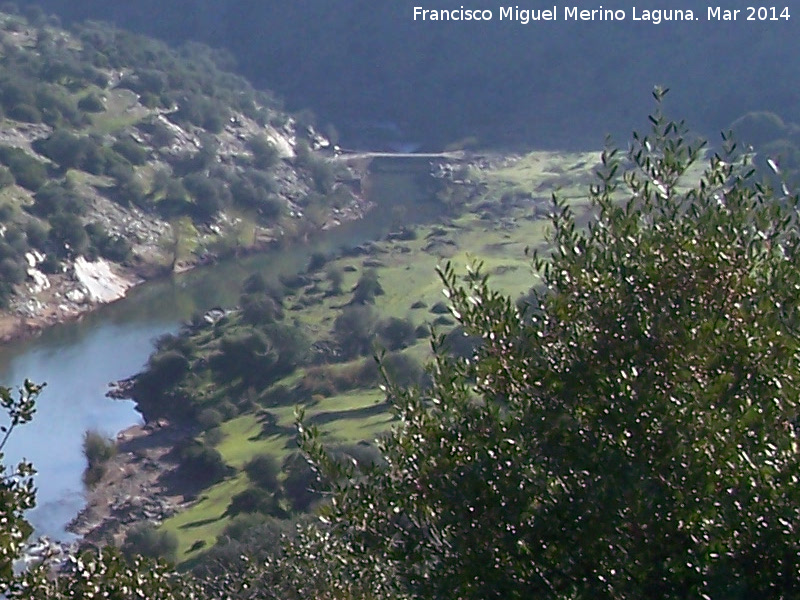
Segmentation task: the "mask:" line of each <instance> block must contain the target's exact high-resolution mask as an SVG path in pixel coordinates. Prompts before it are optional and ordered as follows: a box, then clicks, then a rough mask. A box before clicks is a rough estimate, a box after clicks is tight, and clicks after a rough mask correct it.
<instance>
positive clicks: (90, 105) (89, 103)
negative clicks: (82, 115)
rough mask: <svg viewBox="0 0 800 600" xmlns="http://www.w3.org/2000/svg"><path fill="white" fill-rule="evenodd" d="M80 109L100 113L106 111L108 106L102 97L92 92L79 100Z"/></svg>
mask: <svg viewBox="0 0 800 600" xmlns="http://www.w3.org/2000/svg"><path fill="white" fill-rule="evenodd" d="M78 108H80V109H81V110H84V111H86V112H94V113H99V112H103V111H104V110H105V109H106V105H105V103H104V102H103V99H102V98H101V97H100V96H98V95H97V94H96V93H94V92H91V93H89V94H87V95H86V96H84V97H83V98H81V99H80V100H78Z"/></svg>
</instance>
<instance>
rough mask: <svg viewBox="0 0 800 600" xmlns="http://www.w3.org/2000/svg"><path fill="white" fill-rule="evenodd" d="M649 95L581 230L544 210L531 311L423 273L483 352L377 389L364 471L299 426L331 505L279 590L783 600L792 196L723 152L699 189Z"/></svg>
mask: <svg viewBox="0 0 800 600" xmlns="http://www.w3.org/2000/svg"><path fill="white" fill-rule="evenodd" d="M656 97H657V100H658V101H659V110H658V111H657V112H656V114H655V115H653V116H652V117H651V121H652V131H651V132H650V133H649V135H647V136H638V135H634V138H633V142H632V145H631V148H630V150H629V152H628V154H627V157H625V158H621V157H620V155H619V153H618V152H616V151H614V150H609V151H606V152H605V153H603V155H602V165H601V167H600V168H599V170H598V183H597V185H596V186H593V187H592V190H591V199H592V202H593V205H594V210H595V215H596V218H594V219H593V222H592V224H591V225H590V226H589V228H588V229H587V230H580V229H578V228H577V227H576V223H575V218H574V216H573V213H572V212H571V211H570V210H569V208H568V207H567V206H566V205H565V204H563V203H561V202H560V201H558V200H557V201H556V204H555V215H554V217H553V233H552V242H553V244H552V248H553V251H552V256H551V257H550V258H549V260H547V261H543V260H541V259H540V258H539V257H538V256H536V255H535V254H534V256H533V263H534V265H535V267H536V270H537V272H538V273H539V274H540V275H541V278H542V282H543V285H542V286H541V287H540V288H537V290H536V291H535V292H534V293H533V294H532V297H533V298H534V301H533V302H532V303H528V304H526V305H525V306H518V305H517V304H516V303H515V302H514V301H513V300H512V299H511V298H508V297H505V296H503V295H502V294H499V293H497V292H495V291H493V290H492V289H491V288H490V287H489V285H488V283H487V279H486V277H485V276H484V275H483V274H482V273H481V271H480V269H479V268H475V269H474V270H472V271H470V272H469V273H468V274H467V276H466V278H465V280H464V282H460V281H459V279H458V278H457V276H456V274H455V273H454V271H453V269H452V268H450V267H449V266H448V267H445V268H444V269H443V270H442V272H441V276H442V279H443V281H444V283H445V287H446V293H447V295H448V296H449V297H450V300H451V303H452V312H453V315H454V316H455V318H456V319H458V321H459V323H460V325H461V326H462V327H463V328H464V331H465V332H466V333H468V334H471V335H475V336H480V337H481V339H482V343H481V345H480V347H479V349H478V350H477V352H476V355H475V356H473V357H470V358H469V359H457V358H452V357H450V356H448V355H447V354H446V353H445V352H444V351H443V350H442V349H441V346H440V344H441V340H438V341H437V342H436V343H435V344H434V349H435V350H436V353H435V360H434V363H433V366H432V385H431V387H430V388H428V389H426V390H424V391H421V390H416V389H411V390H406V389H398V388H397V387H393V386H389V387H388V390H387V392H388V395H389V398H390V399H391V400H392V402H393V403H394V406H395V408H396V411H397V414H398V416H399V423H398V425H397V426H396V428H395V429H394V431H393V432H392V434H391V435H390V436H388V437H387V438H386V439H384V440H383V441H382V443H381V449H382V453H383V459H384V461H385V462H384V463H383V464H382V465H380V466H374V467H371V468H369V469H366V470H360V471H358V470H356V469H355V467H351V466H342V465H341V463H339V462H337V461H335V460H332V459H331V458H330V457H329V456H328V455H327V454H326V452H325V451H324V450H323V448H322V447H321V446H320V444H319V442H318V441H317V437H316V435H315V432H314V431H313V430H303V431H302V433H303V439H304V444H305V447H306V449H307V450H308V451H309V453H310V456H311V458H312V462H313V463H314V464H315V466H316V468H317V469H318V470H319V471H320V473H321V474H322V476H323V477H324V478H325V479H326V480H327V482H328V484H329V490H330V503H329V504H328V507H327V508H326V509H325V512H324V514H323V521H324V523H323V525H321V526H320V527H318V528H312V529H309V530H307V531H306V532H305V533H304V537H303V539H302V541H301V542H300V543H298V544H296V545H295V546H293V547H290V549H289V552H288V555H287V557H286V558H285V559H284V562H283V563H281V565H280V566H282V569H283V570H273V571H271V572H270V577H272V578H275V577H278V576H281V577H284V578H285V579H284V581H283V584H282V585H284V586H285V587H283V588H281V589H282V591H281V592H280V594H283V595H284V597H297V598H300V597H316V598H323V597H370V598H620V599H621V598H626V599H627V598H630V599H634V598H635V599H640V598H690V597H691V598H700V597H703V598H751V597H758V598H789V597H798V595H800V578H798V573H800V535H798V533H800V486H799V485H798V474H800V470H799V469H798V467H799V466H800V465H798V458H799V457H800V454H799V452H800V449H798V439H797V433H798V395H799V394H800V372H798V357H800V312H799V311H798V292H799V291H800V245H799V239H798V233H797V225H798V223H797V213H796V211H795V206H796V204H797V201H798V199H797V198H795V197H782V198H777V197H773V195H772V192H771V191H770V190H769V189H767V188H766V187H764V186H762V185H761V184H760V183H759V182H758V181H756V180H755V179H754V169H753V168H752V166H751V162H750V158H749V157H748V156H746V155H744V156H741V155H737V154H736V152H735V144H733V143H731V142H730V141H728V140H725V141H724V143H723V146H722V149H721V150H720V151H719V153H709V154H710V158H709V159H708V165H707V167H706V169H705V171H704V173H703V174H702V175H700V174H699V172H698V171H697V170H696V169H693V167H695V166H696V163H698V161H700V160H701V159H702V158H703V157H704V151H703V143H699V142H693V141H692V140H690V139H689V138H688V136H687V132H686V130H685V128H684V127H683V125H682V124H676V123H673V122H670V121H668V120H666V119H665V118H664V117H663V116H662V114H661V112H660V100H661V97H662V94H661V93H660V92H656ZM693 173H694V175H693ZM270 583H271V584H272V583H275V579H271V580H270ZM286 590H289V592H287V591H286Z"/></svg>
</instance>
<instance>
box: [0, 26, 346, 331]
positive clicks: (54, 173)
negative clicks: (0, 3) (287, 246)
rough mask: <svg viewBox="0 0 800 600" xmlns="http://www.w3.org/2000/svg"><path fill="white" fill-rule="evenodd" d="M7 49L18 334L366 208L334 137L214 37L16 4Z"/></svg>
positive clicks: (4, 197) (4, 293) (8, 181)
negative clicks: (158, 35)
mask: <svg viewBox="0 0 800 600" xmlns="http://www.w3.org/2000/svg"><path fill="white" fill-rule="evenodd" d="M0 46H1V47H2V54H1V56H0V64H1V65H2V70H3V72H2V77H0V118H2V133H0V230H2V232H3V236H2V240H0V275H1V276H2V279H1V280H0V308H2V309H3V310H4V311H6V313H5V314H6V315H10V316H11V317H12V322H11V325H9V326H8V327H7V326H6V325H5V321H4V325H3V327H2V332H0V333H1V334H2V336H4V337H8V336H14V335H18V334H19V333H21V330H20V329H21V328H22V329H24V328H25V327H28V326H29V325H30V326H33V327H37V326H39V325H41V324H43V323H51V322H54V321H58V320H61V319H63V318H65V315H64V314H61V313H59V311H60V310H61V309H59V308H57V306H58V305H62V306H66V309H65V310H66V313H68V314H67V315H66V316H69V314H73V315H74V314H75V313H79V312H82V311H83V310H85V309H86V308H87V307H88V306H91V305H93V304H94V303H96V302H103V301H108V300H109V299H115V298H116V297H119V295H120V294H121V293H124V288H126V287H129V286H130V285H132V284H133V283H135V282H136V281H139V280H140V279H141V278H142V277H144V278H148V277H151V276H153V275H155V274H158V273H164V272H170V271H172V270H175V269H180V268H186V267H187V266H191V265H193V264H196V263H198V262H202V261H208V260H213V259H215V258H216V257H218V256H221V255H225V254H230V253H235V252H238V251H240V250H246V249H248V248H257V247H263V246H265V245H266V244H268V243H271V242H275V241H279V240H281V239H284V238H285V239H290V238H292V237H294V236H301V235H303V234H304V233H307V232H308V231H313V230H315V229H318V228H319V227H321V226H322V225H324V224H325V223H326V222H327V221H328V219H329V218H330V217H331V216H332V214H333V211H339V218H346V216H343V215H344V214H345V213H344V212H342V211H341V210H339V209H344V210H345V211H346V210H353V209H355V210H356V213H357V212H358V211H357V206H358V199H357V198H356V197H354V196H353V195H352V194H351V193H350V191H349V190H348V189H347V188H345V187H342V186H338V185H337V183H336V176H337V173H336V169H335V168H334V167H333V166H331V165H329V164H327V163H326V162H324V161H323V160H322V159H320V158H318V157H317V156H316V155H315V153H314V149H315V148H319V147H321V146H327V145H329V142H328V141H327V140H326V139H325V138H323V137H322V136H320V135H318V134H317V133H316V132H315V131H314V130H313V128H310V127H309V126H308V125H297V123H296V121H295V120H294V119H293V118H292V117H291V116H289V115H288V114H286V113H285V112H283V111H282V110H281V109H280V107H279V103H278V102H277V101H276V100H275V99H274V97H273V96H272V95H270V94H269V93H267V92H262V91H256V90H255V89H253V88H252V87H251V86H250V84H248V83H247V82H246V81H245V80H244V79H242V78H241V77H239V76H236V75H234V74H232V73H230V72H228V71H226V70H224V65H223V63H224V60H223V59H222V58H221V57H220V55H219V54H218V53H216V52H214V51H212V50H211V49H209V48H207V47H205V46H201V45H199V44H191V45H187V46H184V47H183V48H180V49H171V48H169V47H167V46H166V45H165V44H163V43H161V42H158V41H155V40H152V39H149V38H145V37H142V36H137V35H134V34H131V33H127V32H123V31H121V30H116V29H113V28H109V27H107V26H100V25H98V24H91V23H89V24H82V25H78V26H76V27H75V28H73V29H72V30H70V31H67V30H64V29H61V28H60V27H58V26H57V24H54V23H53V22H52V20H48V19H44V18H40V19H34V20H32V21H29V20H27V19H26V18H25V17H24V16H20V15H14V14H6V13H0ZM98 261H100V262H98ZM109 265H111V267H110V268H109ZM95 273H100V274H101V275H104V276H106V277H107V278H108V279H110V280H111V282H112V284H113V285H117V284H118V285H119V286H121V287H122V288H123V291H122V292H119V291H113V292H111V293H110V297H109V295H108V294H105V293H104V292H103V291H102V290H101V291H99V292H98V291H96V290H94V289H93V288H92V285H91V283H87V282H86V281H87V278H88V279H91V277H92V276H94V275H95ZM113 285H112V287H113ZM65 302H66V304H64V303H65ZM61 312H62V313H63V312H64V310H61Z"/></svg>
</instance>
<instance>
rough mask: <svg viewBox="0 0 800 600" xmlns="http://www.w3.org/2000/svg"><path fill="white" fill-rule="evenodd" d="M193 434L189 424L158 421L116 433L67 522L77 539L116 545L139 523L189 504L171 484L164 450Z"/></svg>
mask: <svg viewBox="0 0 800 600" xmlns="http://www.w3.org/2000/svg"><path fill="white" fill-rule="evenodd" d="M195 434H196V431H194V430H193V429H191V428H187V427H181V426H178V425H173V424H170V423H167V422H166V421H163V420H161V421H158V422H155V423H149V424H146V425H132V426H131V427H128V428H126V429H124V430H123V431H121V432H120V433H119V434H117V440H116V446H117V453H116V454H115V455H114V456H113V457H112V458H110V459H109V460H108V462H106V464H105V472H104V474H103V476H102V477H101V478H100V481H98V482H97V484H96V485H94V486H93V487H92V488H91V489H89V490H87V491H86V505H85V506H84V508H83V509H82V510H81V511H80V512H79V513H78V514H77V515H76V516H75V518H74V519H73V520H72V521H71V522H70V523H69V525H68V526H67V530H68V531H70V532H72V533H75V534H77V535H79V536H80V537H81V540H82V543H84V544H85V543H89V544H94V545H106V544H114V545H120V544H122V542H123V541H124V538H125V533H126V531H127V530H128V529H129V528H130V527H131V526H133V525H135V524H137V523H142V522H146V521H149V522H152V523H153V524H159V523H161V521H163V520H164V519H166V518H168V517H170V516H172V515H173V514H175V513H176V512H177V511H178V510H180V509H181V508H185V507H186V506H188V505H189V504H190V503H191V502H192V497H191V496H190V495H188V494H185V493H184V490H182V489H181V486H179V485H176V481H178V479H177V478H176V477H174V474H175V471H176V469H177V467H178V465H177V463H176V462H175V461H173V460H172V459H171V458H170V456H169V454H170V452H171V451H172V449H173V448H174V447H175V445H176V444H178V443H180V442H182V441H184V440H186V439H189V438H191V437H193V436H194V435H195Z"/></svg>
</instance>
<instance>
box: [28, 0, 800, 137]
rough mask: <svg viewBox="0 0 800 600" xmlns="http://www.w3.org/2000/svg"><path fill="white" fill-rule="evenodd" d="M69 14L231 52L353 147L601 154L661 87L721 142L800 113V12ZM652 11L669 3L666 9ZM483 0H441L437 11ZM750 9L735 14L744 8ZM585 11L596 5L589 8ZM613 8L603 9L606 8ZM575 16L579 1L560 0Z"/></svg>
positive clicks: (139, 7) (233, 1) (386, 5)
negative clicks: (530, 17) (375, 144)
mask: <svg viewBox="0 0 800 600" xmlns="http://www.w3.org/2000/svg"><path fill="white" fill-rule="evenodd" d="M41 4H42V6H43V7H44V8H46V9H47V10H50V11H54V12H56V13H58V14H59V15H61V17H62V18H64V19H67V20H72V19H76V18H77V19H83V18H94V19H106V20H109V21H113V22H115V23H117V24H120V25H124V27H126V28H130V29H133V30H137V31H143V32H147V33H148V34H151V35H155V36H157V37H160V38H161V39H164V40H167V41H169V42H170V43H178V42H181V41H184V40H187V39H192V40H199V41H203V42H205V43H209V44H211V45H213V46H215V47H223V48H227V49H228V50H230V52H231V53H232V55H233V56H234V57H235V59H236V62H237V69H238V70H239V72H241V73H243V74H245V75H247V76H248V77H249V78H250V79H251V80H252V81H254V82H255V83H256V84H257V85H262V86H267V87H269V88H271V89H275V90H276V91H278V92H279V93H280V94H281V95H282V96H284V97H285V98H286V99H287V102H288V104H289V106H290V107H291V108H293V109H301V108H306V107H310V108H312V109H313V110H314V111H315V112H316V113H317V114H318V115H319V117H320V120H321V121H322V122H332V123H334V124H335V125H336V126H337V127H338V128H339V129H341V130H342V131H343V132H344V134H345V137H346V138H348V137H349V138H350V139H355V140H358V139H363V138H367V139H369V138H380V137H381V136H383V137H395V138H398V139H401V138H404V139H405V140H408V141H415V140H416V141H422V142H428V143H429V144H437V143H440V144H441V143H443V142H452V141H454V140H457V139H460V138H464V137H467V136H472V135H475V136H478V137H479V138H480V139H481V140H482V141H483V142H485V143H492V142H498V141H502V142H523V143H525V144H529V145H539V146H557V147H558V146H586V145H590V144H594V143H596V140H597V139H602V136H603V135H604V134H606V133H609V132H610V133H615V134H618V136H619V138H620V139H623V138H624V137H626V136H627V133H628V132H629V131H630V129H631V128H632V127H634V126H638V125H639V124H640V122H641V121H642V119H643V117H642V116H643V115H645V114H646V112H647V106H649V91H650V89H651V88H652V86H653V85H654V84H663V85H667V86H669V87H671V88H672V90H673V92H672V94H671V95H670V103H669V106H670V107H671V108H672V109H673V111H674V113H675V114H676V115H677V116H679V117H686V118H687V119H689V121H690V122H691V124H692V125H693V126H694V127H695V128H700V129H702V130H704V131H705V132H706V133H708V134H710V135H716V133H717V131H718V130H719V129H721V128H724V127H726V126H727V125H728V124H730V123H731V122H732V121H733V120H734V119H736V118H737V117H739V116H740V115H741V114H743V113H745V112H748V111H752V110H770V111H774V112H777V113H779V114H782V115H783V116H784V118H788V119H790V120H798V116H799V115H798V114H797V113H798V110H800V104H799V103H798V102H797V101H796V98H797V92H796V81H798V76H799V75H800V62H798V61H797V60H796V57H797V56H798V51H799V50H800V35H799V34H800V27H798V25H797V23H798V19H800V15H797V16H796V15H791V14H790V19H789V20H782V19H781V20H778V21H766V22H758V21H755V22H748V21H745V20H744V19H746V17H747V12H746V11H744V10H743V11H742V12H741V13H740V15H739V20H738V21H737V22H736V23H730V22H717V21H714V22H709V21H707V20H706V16H707V15H706V12H705V11H706V7H705V6H703V7H696V8H697V9H698V10H697V14H696V16H698V17H699V18H700V19H701V20H699V21H692V22H662V23H661V24H659V25H654V24H651V23H648V22H633V21H632V20H631V18H632V6H631V5H630V3H621V2H609V3H603V5H604V7H605V8H613V9H624V10H625V11H626V15H627V20H626V21H624V22H579V23H575V22H571V23H567V22H564V21H563V19H562V20H560V21H558V22H555V23H529V24H528V25H522V24H520V23H517V22H511V23H509V22H503V23H501V22H499V21H498V20H497V18H498V17H497V15H498V12H499V11H498V7H499V6H500V4H499V3H486V2H483V3H481V6H480V8H484V7H487V5H488V7H491V8H492V9H493V10H494V13H495V20H494V21H493V22H491V23H487V24H484V23H452V22H451V23H430V22H427V23H421V22H414V21H413V19H412V10H413V6H414V5H419V4H420V3H419V2H416V1H415V0H414V1H412V0H393V1H392V2H374V1H371V0H336V1H331V0H298V1H294V2H264V1H261V0H227V1H224V2H220V1H219V0H214V1H212V0H173V1H171V2H163V1H156V0H137V1H136V2H129V1H127V0H126V1H122V0H83V1H81V2H74V1H73V0H42V2H41ZM635 4H636V7H637V10H639V12H640V13H641V12H642V11H643V10H644V9H653V8H663V6H661V5H659V4H657V3H655V2H654V1H652V0H645V1H642V2H636V3H635ZM462 5H463V6H465V8H469V7H470V6H469V5H468V4H467V3H465V2H463V0H435V1H434V2H429V3H427V4H426V5H425V8H435V9H439V8H445V7H447V8H453V7H454V8H458V7H459V6H462ZM745 6H746V2H744V0H732V1H731V2H728V3H727V5H726V6H725V8H727V9H743V8H744V7H745ZM582 8H585V7H582ZM594 8H597V7H594ZM558 10H559V17H560V18H561V17H563V14H562V13H563V6H561V5H559V7H558Z"/></svg>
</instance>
